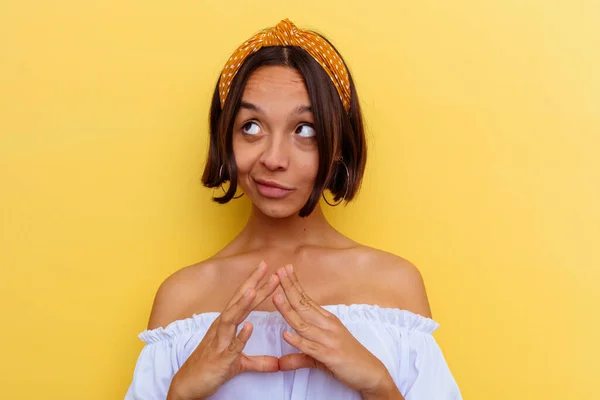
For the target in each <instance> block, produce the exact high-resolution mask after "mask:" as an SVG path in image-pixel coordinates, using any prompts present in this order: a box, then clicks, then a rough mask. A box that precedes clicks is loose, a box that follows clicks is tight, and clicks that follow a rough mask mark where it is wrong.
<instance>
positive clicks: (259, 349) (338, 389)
mask: <svg viewBox="0 0 600 400" xmlns="http://www.w3.org/2000/svg"><path fill="white" fill-rule="evenodd" d="M323 308H325V309H327V310H328V311H330V312H331V313H333V314H335V315H336V316H337V317H338V318H339V319H340V321H341V322H342V323H343V324H344V325H345V326H346V327H347V328H348V330H349V331H350V332H351V333H352V334H353V335H354V337H355V338H356V339H357V340H358V341H359V342H360V343H361V344H362V345H363V346H365V347H366V348H367V349H368V350H369V351H370V352H371V353H373V354H374V355H375V356H376V357H377V358H379V359H380V360H381V361H382V362H383V363H384V364H385V366H386V367H387V369H388V371H389V372H390V374H391V376H392V378H393V379H394V381H395V383H396V385H397V386H398V388H399V389H400V392H401V393H402V394H403V395H404V397H405V398H406V399H407V400H459V399H462V396H461V394H460V390H459V388H458V386H457V384H456V382H455V380H454V378H453V376H452V373H451V372H450V370H449V368H448V365H447V364H446V361H445V359H444V356H443V354H442V351H441V349H440V347H439V346H438V344H437V343H436V341H435V339H434V338H433V336H432V333H433V332H434V331H435V330H436V329H437V328H438V327H439V325H438V323H437V322H435V321H433V320H432V319H429V318H425V317H423V316H420V315H417V314H414V313H412V312H409V311H406V310H400V309H396V308H381V307H379V306H374V305H367V304H353V305H329V306H324V307H323ZM218 315H219V313H216V312H209V313H203V314H197V315H194V316H193V317H191V318H187V319H183V320H178V321H174V322H172V323H171V324H169V325H168V326H167V327H166V328H156V329H153V330H146V331H144V332H142V333H140V335H139V337H140V339H141V340H142V341H144V342H145V343H146V345H145V346H144V348H143V349H142V352H141V354H140V356H139V358H138V360H137V364H136V366H135V370H134V373H133V381H132V382H131V384H130V386H129V390H128V391H127V394H126V396H125V400H155V399H161V400H164V399H165V398H166V396H167V392H168V390H169V385H170V384H171V380H172V378H173V375H175V373H176V372H177V371H178V370H179V368H180V367H181V366H182V365H183V363H184V362H185V360H186V359H187V358H188V357H189V356H190V354H191V353H192V352H193V351H194V349H195V348H196V347H197V346H198V344H199V343H200V341H201V340H202V338H203V337H204V335H205V334H206V331H207V330H208V328H209V327H210V324H211V323H212V322H213V321H214V320H215V318H216V317H217V316H218ZM246 320H247V321H250V322H252V323H253V325H254V331H253V333H252V336H251V337H250V340H249V341H248V343H247V344H246V348H245V349H244V353H246V354H247V355H271V356H275V357H282V356H284V355H286V354H290V353H295V352H296V353H297V352H299V350H297V349H295V348H294V347H292V346H290V345H289V344H288V343H287V342H286V341H285V340H284V339H283V337H282V334H283V331H284V330H286V329H287V330H292V331H293V329H291V327H290V326H289V325H288V323H287V322H286V321H285V319H283V317H282V316H281V314H280V313H279V312H277V311H273V312H267V311H253V312H251V313H250V315H249V316H248V318H247V319H246ZM241 326H242V325H240V327H241ZM210 398H211V399H249V400H254V399H256V400H258V399H260V400H264V399H277V400H280V399H289V400H300V399H327V400H330V399H360V398H361V396H360V394H359V393H358V392H356V391H354V390H352V389H350V388H348V387H346V386H344V385H343V384H342V383H341V382H339V381H337V380H336V379H334V378H333V377H331V376H329V375H327V374H325V373H323V372H322V371H319V370H315V369H299V370H296V371H279V372H274V373H257V372H247V373H243V374H240V375H237V376H236V377H234V378H233V379H231V380H229V381H228V382H226V383H225V384H224V385H223V386H221V388H220V389H219V390H218V391H217V392H216V393H215V394H214V395H213V396H211V397H210Z"/></svg>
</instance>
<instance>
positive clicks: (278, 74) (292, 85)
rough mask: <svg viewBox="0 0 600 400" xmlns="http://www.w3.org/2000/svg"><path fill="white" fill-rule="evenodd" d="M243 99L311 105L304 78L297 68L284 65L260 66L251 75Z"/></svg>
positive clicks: (257, 102) (258, 101) (252, 101)
mask: <svg viewBox="0 0 600 400" xmlns="http://www.w3.org/2000/svg"><path fill="white" fill-rule="evenodd" d="M242 100H244V101H247V102H251V103H256V104H261V103H262V104H263V105H264V104H266V103H272V104H276V105H285V104H290V103H293V104H294V105H297V104H300V103H302V104H303V105H310V100H309V97H308V91H307V90H306V85H305V84H304V78H303V77H302V75H301V74H300V73H299V72H298V71H297V70H295V69H293V68H289V67H282V66H267V67H261V68H258V69H257V70H256V71H254V72H253V73H252V75H250V78H248V81H247V82H246V87H245V88H244V93H243V95H242Z"/></svg>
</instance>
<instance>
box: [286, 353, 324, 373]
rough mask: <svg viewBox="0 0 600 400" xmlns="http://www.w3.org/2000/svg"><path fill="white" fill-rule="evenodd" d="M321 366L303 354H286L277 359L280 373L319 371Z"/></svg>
mask: <svg viewBox="0 0 600 400" xmlns="http://www.w3.org/2000/svg"><path fill="white" fill-rule="evenodd" d="M321 365H322V364H321V363H320V362H318V361H317V360H315V359H314V358H312V357H311V356H309V355H308V354H304V353H292V354H287V355H285V356H283V357H281V358H280V359H279V369H280V370H281V371H291V370H296V369H300V368H315V369H319V367H320V366H321Z"/></svg>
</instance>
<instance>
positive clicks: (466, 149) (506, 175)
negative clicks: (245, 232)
mask: <svg viewBox="0 0 600 400" xmlns="http://www.w3.org/2000/svg"><path fill="white" fill-rule="evenodd" d="M285 17H289V18H290V19H291V20H292V21H294V22H296V23H297V24H298V25H299V26H301V27H307V28H315V29H318V30H320V31H321V32H323V33H324V34H325V35H327V36H328V37H330V38H331V40H332V41H333V42H334V43H335V45H336V46H337V47H338V48H339V49H340V51H341V52H342V54H343V56H344V57H345V58H346V60H347V62H348V63H349V66H350V68H351V70H352V72H353V74H354V78H355V80H356V82H357V87H358V90H359V94H360V96H361V101H362V104H363V106H364V111H365V117H366V121H367V125H368V133H369V144H370V153H369V163H368V169H367V172H366V177H365V181H364V186H363V190H362V192H361V194H360V196H359V198H358V200H357V201H356V202H355V203H354V204H352V205H350V206H348V207H346V208H343V207H339V208H336V209H333V210H329V209H328V211H327V214H328V216H329V218H330V219H331V221H332V222H333V223H334V225H335V226H337V227H339V229H341V230H342V231H343V232H345V233H346V234H348V235H349V236H350V237H352V238H354V239H356V240H359V241H362V242H364V243H366V244H368V245H372V246H375V247H378V248H382V249H385V250H388V251H391V252H394V253H396V254H399V255H402V256H404V257H406V258H408V259H409V260H411V261H412V262H414V263H415V264H416V265H417V266H419V267H420V269H421V271H422V273H423V275H424V277H425V281H426V284H427V288H428V292H429V297H430V300H431V303H432V308H433V312H434V317H435V319H437V320H438V321H439V322H440V323H441V329H440V330H439V331H438V332H437V333H436V337H437V339H438V341H439V343H440V345H441V346H442V348H443V350H444V353H445V355H446V358H447V361H448V363H449V365H450V367H451V369H452V371H453V373H454V376H455V378H456V380H457V381H458V383H459V385H460V387H461V389H462V391H463V395H464V397H465V399H486V400H494V399H498V400H500V399H544V400H548V399H561V400H562V399H591V398H599V397H598V396H600V394H599V389H600V388H599V383H598V381H599V379H600V378H599V376H600V368H599V367H598V365H599V357H600V348H599V340H598V332H599V329H600V323H599V320H598V313H599V311H598V306H599V305H600V297H599V292H600V290H599V289H598V285H599V283H600V273H599V267H600V255H599V247H600V246H599V244H600V228H599V227H600V157H599V152H600V74H599V73H598V71H600V24H599V23H598V21H599V20H600V4H599V3H598V2H595V1H579V0H572V1H569V2H567V1H533V0H530V1H523V0H510V1H493V0H488V1H475V0H473V1H466V0H460V1H445V0H437V1H403V2H396V1H389V2H377V1H353V2H348V1H323V0H318V1H302V2H290V3H287V2H283V1H281V0H273V1H260V2H245V1H232V0H230V1H204V0H195V1H191V0H187V1H148V0H146V1H141V0H138V1H132V0H130V1H116V0H104V1H79V0H77V1H76V0H70V1H66V0H65V1H42V0H19V1H17V0H13V1H8V0H3V1H0V184H1V189H0V190H1V192H0V193H1V194H0V246H1V248H0V264H1V268H2V275H1V279H0V304H1V306H0V307H1V308H2V310H1V314H0V315H1V318H2V327H1V329H0V347H1V349H2V354H1V357H0V388H1V389H0V391H1V395H0V397H2V398H3V399H34V398H45V399H62V400H64V399H90V400H93V399H118V398H123V396H124V394H125V391H126V389H127V387H128V384H129V381H130V379H131V374H132V371H133V367H134V364H135V361H136V358H137V355H138V352H139V351H140V349H141V346H142V343H141V342H140V341H139V340H138V339H137V337H136V335H137V333H138V332H139V331H141V330H143V329H144V328H145V325H146V322H147V317H148V313H149V311H150V307H151V303H152V299H153V296H154V293H155V291H156V289H157V287H158V285H159V284H160V283H161V282H162V280H163V279H164V278H165V277H166V276H167V275H169V274H170V273H172V272H174V271H175V270H177V269H179V268H181V267H184V266H186V265H190V264H192V263H195V262H197V261H199V260H201V259H203V258H206V257H208V256H210V255H211V254H213V253H214V252H215V251H216V250H218V249H219V248H220V247H221V246H223V245H224V244H225V243H226V242H227V241H228V240H229V239H230V238H231V237H232V236H233V235H234V234H235V232H236V231H237V230H238V229H240V228H241V226H242V225H243V224H244V222H245V218H246V214H247V211H248V204H247V202H246V201H245V200H238V201H236V202H235V203H234V204H230V205H227V206H218V205H216V204H213V203H211V201H210V196H211V192H210V191H209V190H206V189H203V188H202V187H201V185H200V175H201V172H202V166H203V163H204V159H205V158H204V157H205V154H206V145H207V130H206V128H207V114H208V105H209V99H210V96H211V94H212V90H213V88H214V84H215V82H216V79H217V75H218V73H219V70H220V68H221V66H222V65H223V64H224V62H225V60H226V59H227V58H228V57H229V54H230V52H232V51H233V50H234V48H235V47H236V46H237V45H238V44H239V43H240V42H241V41H243V40H244V39H245V38H247V37H249V36H250V35H251V34H253V33H254V32H255V31H257V30H258V29H259V28H262V27H266V26H270V25H273V24H275V23H277V22H278V21H279V20H280V19H282V18H285Z"/></svg>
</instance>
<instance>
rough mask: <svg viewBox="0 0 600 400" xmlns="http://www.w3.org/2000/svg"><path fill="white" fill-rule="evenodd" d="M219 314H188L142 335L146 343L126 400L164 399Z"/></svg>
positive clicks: (140, 336)
mask: <svg viewBox="0 0 600 400" xmlns="http://www.w3.org/2000/svg"><path fill="white" fill-rule="evenodd" d="M215 317H216V314H215V316H213V315H209V316H208V318H198V317H196V316H194V318H188V319H186V320H181V321H175V322H174V323H172V324H170V325H169V326H167V327H166V328H164V329H163V328H157V329H154V330H146V331H144V332H142V333H140V335H139V338H140V339H141V340H142V341H143V342H144V343H145V346H144V347H143V348H142V351H141V353H140V355H139V357H138V359H137V363H136V365H135V370H134V372H133V379H132V381H131V384H130V385H129V389H128V390H127V394H126V395H125V400H164V399H165V398H166V397H167V393H168V392H169V387H170V386H171V381H172V380H173V376H174V375H175V373H176V372H177V371H178V370H179V368H181V365H182V364H183V363H184V362H185V360H187V358H188V357H189V355H190V354H191V353H192V351H193V350H194V349H195V348H196V347H197V346H198V343H200V341H201V340H202V337H204V334H205V333H206V331H207V330H208V327H209V326H210V323H211V322H212V320H213V319H214V318H215Z"/></svg>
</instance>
